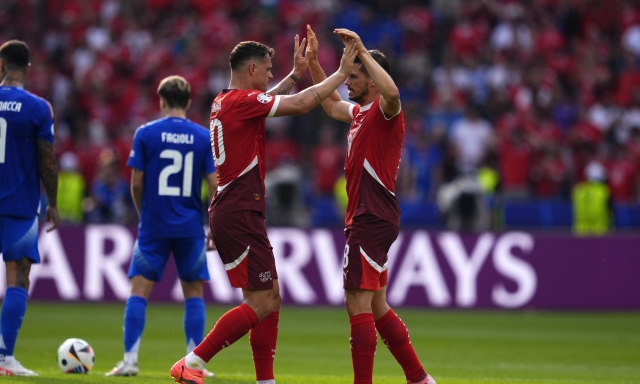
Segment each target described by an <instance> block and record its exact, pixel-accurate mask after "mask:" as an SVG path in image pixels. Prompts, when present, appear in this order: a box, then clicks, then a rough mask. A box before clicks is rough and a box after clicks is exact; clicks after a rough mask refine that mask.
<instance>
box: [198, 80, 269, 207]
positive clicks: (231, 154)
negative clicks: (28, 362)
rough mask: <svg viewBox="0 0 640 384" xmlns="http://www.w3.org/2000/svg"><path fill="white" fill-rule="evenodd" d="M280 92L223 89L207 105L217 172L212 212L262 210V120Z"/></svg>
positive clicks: (263, 127)
mask: <svg viewBox="0 0 640 384" xmlns="http://www.w3.org/2000/svg"><path fill="white" fill-rule="evenodd" d="M279 102H280V96H271V95H269V94H267V93H264V92H262V91H256V90H237V89H225V90H223V91H222V92H221V93H220V94H219V95H218V96H216V98H215V99H214V100H213V104H212V105H211V117H210V120H211V124H210V126H209V133H210V137H211V148H212V151H213V157H214V159H215V161H216V168H217V172H218V190H217V192H216V194H215V196H214V197H213V201H212V202H211V206H210V207H209V212H210V213H211V215H212V216H215V215H224V214H226V213H230V212H234V211H240V210H252V211H258V212H262V214H263V215H264V214H265V208H266V206H265V201H264V199H265V188H264V175H265V163H264V138H265V120H266V118H267V117H273V115H274V114H275V112H276V110H277V109H278V103H279Z"/></svg>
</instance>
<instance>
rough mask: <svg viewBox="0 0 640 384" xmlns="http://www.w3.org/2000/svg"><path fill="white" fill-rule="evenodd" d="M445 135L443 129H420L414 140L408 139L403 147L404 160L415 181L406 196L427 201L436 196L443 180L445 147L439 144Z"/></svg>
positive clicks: (411, 177)
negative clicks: (437, 188) (436, 190)
mask: <svg viewBox="0 0 640 384" xmlns="http://www.w3.org/2000/svg"><path fill="white" fill-rule="evenodd" d="M443 136H444V132H443V130H441V129H440V130H430V131H426V130H420V131H419V132H418V133H416V134H415V136H414V137H413V139H412V140H410V141H406V142H405V145H404V148H403V162H405V160H406V162H405V163H404V164H402V163H401V165H400V166H401V167H406V168H407V169H408V172H409V173H410V177H409V180H411V181H412V182H413V183H412V185H411V191H410V192H409V193H406V192H405V194H404V196H405V198H408V199H410V200H414V201H426V200H427V199H428V198H429V197H433V196H435V188H436V186H437V185H439V184H440V182H441V180H442V169H441V165H442V160H443V157H444V154H443V148H442V146H441V145H440V144H439V143H440V142H441V141H442V137H443Z"/></svg>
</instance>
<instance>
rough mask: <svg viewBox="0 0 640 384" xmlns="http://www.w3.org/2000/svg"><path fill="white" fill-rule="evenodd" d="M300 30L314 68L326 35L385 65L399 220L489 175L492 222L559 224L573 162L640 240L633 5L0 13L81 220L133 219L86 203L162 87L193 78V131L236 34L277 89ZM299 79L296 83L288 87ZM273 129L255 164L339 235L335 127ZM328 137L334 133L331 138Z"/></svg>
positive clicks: (160, 2)
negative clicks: (356, 40)
mask: <svg viewBox="0 0 640 384" xmlns="http://www.w3.org/2000/svg"><path fill="white" fill-rule="evenodd" d="M307 23H310V24H311V25H312V26H313V27H314V29H315V30H316V31H318V35H319V40H320V42H321V46H320V54H319V56H320V58H321V62H322V65H323V67H324V68H325V70H326V71H327V72H330V71H333V70H334V69H335V68H336V67H337V65H338V61H339V52H340V51H339V50H340V49H341V43H340V41H339V40H338V39H337V38H335V37H334V36H333V35H332V33H331V31H332V30H333V28H334V27H338V26H340V27H344V28H349V29H352V30H354V31H356V32H357V33H358V34H359V35H360V36H361V37H362V39H363V42H364V43H365V45H366V46H367V47H376V48H379V49H381V50H382V51H384V52H385V53H386V54H387V56H388V57H389V59H390V61H391V63H392V68H393V76H394V78H395V79H396V83H397V84H398V85H399V86H400V87H401V94H402V97H403V109H404V111H405V115H406V130H407V135H406V143H405V149H404V153H403V159H402V163H401V167H400V171H399V176H398V185H397V189H398V194H397V196H398V198H399V200H400V201H401V203H402V206H403V212H404V223H405V224H407V225H416V226H428V227H442V226H443V225H444V221H443V219H442V216H441V213H440V210H439V208H438V205H437V204H436V201H437V199H438V194H439V193H441V191H442V189H443V186H446V185H447V184H449V183H451V182H454V181H456V180H457V179H458V178H460V177H466V178H477V175H478V171H481V170H483V169H484V170H486V169H490V170H494V171H496V172H497V175H498V176H499V178H498V181H497V183H492V184H495V186H494V187H492V188H491V189H490V190H485V193H486V196H487V198H486V199H485V200H487V201H490V202H491V203H490V206H489V207H490V210H491V212H492V213H493V215H494V217H493V219H492V220H491V223H492V227H493V228H496V229H503V228H520V227H526V228H540V229H559V228H560V229H566V230H569V229H570V228H571V220H572V211H571V201H570V196H571V190H572V188H573V186H574V185H576V184H577V183H578V182H580V181H582V180H584V168H585V166H586V164H588V163H589V162H591V161H598V162H600V163H602V164H603V165H605V168H606V170H607V183H608V185H609V188H610V190H611V195H612V197H613V201H614V204H615V209H614V212H615V226H616V229H618V230H626V229H633V228H640V212H639V211H640V206H638V199H639V197H640V177H639V175H640V172H639V168H640V88H638V86H639V85H640V70H639V60H638V59H639V58H640V2H639V1H637V0H538V1H530V0H501V1H497V0H482V1H481V0H446V1H445V0H432V1H426V0H422V1H417V0H399V1H386V0H377V1H364V0H361V1H354V0H351V1H349V0H347V1H338V0H322V1H320V0H316V1H299V0H298V1H296V0H270V1H257V0H255V1H242V2H225V1H219V0H217V1H216V0H211V1H210V0H185V1H171V0H129V1H118V0H105V1H98V0H47V1H44V0H34V1H4V2H2V5H0V40H2V41H6V40H8V39H13V38H17V39H22V40H25V41H27V42H28V43H29V44H30V46H31V48H32V52H33V60H32V61H33V63H34V66H33V70H32V74H31V77H30V81H29V83H28V85H27V87H28V88H29V89H30V90H31V91H32V92H34V93H36V94H38V95H41V96H43V97H46V98H47V99H48V100H49V101H51V103H52V105H53V107H54V109H55V117H56V154H57V156H58V157H60V156H61V155H62V154H64V153H67V152H68V153H72V154H74V155H75V157H76V158H77V159H78V164H79V166H80V172H81V173H82V175H83V177H84V180H85V183H86V186H87V188H86V190H87V196H86V198H85V199H84V201H83V208H84V212H85V215H84V220H85V221H86V220H92V221H105V220H106V221H114V220H115V221H121V222H125V223H127V222H130V221H131V220H134V218H135V215H133V214H131V212H123V211H122V210H131V209H132V205H131V204H130V202H127V201H122V202H119V203H118V204H116V206H117V209H118V210H120V211H118V212H115V213H113V212H112V213H109V212H104V211H101V212H100V214H96V212H98V211H96V209H97V208H96V207H99V206H100V205H99V200H98V199H97V198H96V195H97V194H98V192H97V191H99V193H100V194H106V195H107V197H106V199H109V198H114V199H115V200H118V194H119V193H120V191H121V190H122V183H120V182H117V180H124V181H127V180H128V179H129V170H128V168H127V167H126V166H125V164H126V159H127V156H128V153H129V150H130V148H131V141H132V137H133V133H134V130H135V128H136V127H137V126H139V125H140V124H141V123H143V122H146V121H148V120H151V119H153V118H154V116H156V114H157V113H156V110H157V108H156V106H155V104H157V102H158V100H157V98H156V96H155V94H154V90H155V87H156V86H157V84H158V81H159V80H160V79H161V78H164V77H166V76H167V75H169V74H173V73H177V74H180V75H182V76H184V77H185V78H187V80H188V81H189V82H190V83H191V84H193V98H194V99H193V107H192V108H191V110H190V114H189V118H190V119H192V120H193V121H195V122H197V123H200V124H204V125H206V124H207V122H208V116H209V109H210V104H211V101H212V99H213V97H214V95H215V94H217V93H218V92H219V91H220V89H222V88H224V87H226V86H227V84H228V78H227V76H228V67H227V66H228V52H229V51H230V50H231V48H232V47H233V46H234V45H235V44H236V43H237V42H239V41H242V40H258V41H261V42H263V43H266V44H269V45H270V46H273V47H274V48H275V49H276V52H277V54H276V56H275V58H274V67H275V68H274V69H275V74H274V75H275V78H279V77H282V76H283V75H285V74H286V73H288V71H289V70H290V68H291V65H292V64H291V48H292V45H293V36H294V35H295V34H296V33H298V34H300V35H303V34H304V28H305V25H306V24H307ZM310 83H311V79H310V77H309V76H306V75H305V77H304V78H303V79H301V81H300V83H299V84H298V87H306V86H308V85H309V84H310ZM270 124H272V125H273V127H270V126H268V137H267V151H268V152H270V153H275V154H281V155H282V154H288V155H287V156H272V157H271V158H272V160H270V161H271V163H270V164H268V168H269V169H273V170H275V169H277V168H278V167H279V166H280V165H281V164H286V163H288V162H292V161H295V162H296V164H297V165H299V166H300V167H301V168H302V172H301V174H302V176H301V177H302V179H301V183H300V184H301V185H302V187H301V188H300V190H299V193H300V194H302V195H303V196H301V200H302V201H305V202H306V203H307V205H308V207H309V212H310V215H309V216H310V219H309V224H311V225H340V224H339V223H340V219H339V216H340V214H339V209H338V208H337V207H336V206H335V203H334V202H333V198H332V196H331V188H330V181H327V178H334V179H338V178H339V177H340V174H341V165H342V162H343V156H344V155H343V154H342V153H340V151H339V150H336V147H337V148H340V147H342V148H343V149H344V145H345V143H344V140H342V138H343V137H344V136H345V134H346V129H347V127H346V126H344V125H341V124H339V123H334V122H333V121H331V120H330V119H328V118H327V117H326V116H325V115H324V112H323V111H322V110H321V109H320V108H317V109H316V110H314V111H313V112H312V113H310V114H309V115H306V116H300V117H295V118H288V119H283V121H281V122H278V123H270ZM276 124H277V125H276ZM321 127H322V129H321ZM327 127H329V128H327ZM331 127H333V128H334V129H335V130H336V132H337V133H338V134H333V133H330V132H329V133H327V131H329V130H330V129H331ZM321 132H322V133H321ZM283 143H285V144H286V148H285V149H286V151H285V150H283V149H282V148H283V145H284V144H283ZM292 143H293V145H292ZM103 151H104V152H103ZM101 153H102V155H100V154H101ZM109 156H111V157H112V160H111V163H110V164H117V165H118V167H119V173H120V174H119V175H114V174H110V175H109V178H110V180H114V181H113V182H112V183H105V181H104V180H101V177H104V172H103V171H102V170H101V167H104V165H103V164H102V165H101V161H102V162H103V163H104V160H105V157H109ZM319 170H321V171H319ZM109 185H114V186H117V187H114V188H112V190H110V189H109V188H108V186H109ZM109 193H111V195H112V196H110V197H109ZM285 224H286V223H285ZM296 224H298V225H299V223H296Z"/></svg>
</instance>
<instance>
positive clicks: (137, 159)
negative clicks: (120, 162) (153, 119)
mask: <svg viewBox="0 0 640 384" xmlns="http://www.w3.org/2000/svg"><path fill="white" fill-rule="evenodd" d="M143 136H144V134H143V131H142V128H138V130H137V131H136V134H135V136H134V137H133V148H131V152H130V153H129V160H128V161H127V165H128V166H129V167H131V168H134V169H137V170H139V171H143V172H144V170H145V169H144V157H145V148H144V140H143Z"/></svg>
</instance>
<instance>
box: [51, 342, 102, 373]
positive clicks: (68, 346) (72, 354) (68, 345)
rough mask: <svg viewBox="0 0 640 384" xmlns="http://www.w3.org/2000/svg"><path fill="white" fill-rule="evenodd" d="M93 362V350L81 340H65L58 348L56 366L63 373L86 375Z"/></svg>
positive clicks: (94, 358) (94, 359)
mask: <svg viewBox="0 0 640 384" xmlns="http://www.w3.org/2000/svg"><path fill="white" fill-rule="evenodd" d="M95 361H96V357H95V355H94V353H93V348H91V346H90V345H89V343H87V342H86V341H84V340H82V339H67V340H65V342H64V343H62V345H60V348H58V366H59V367H60V369H61V370H62V372H64V373H87V372H89V371H90V370H91V368H93V363H94V362H95Z"/></svg>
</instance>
